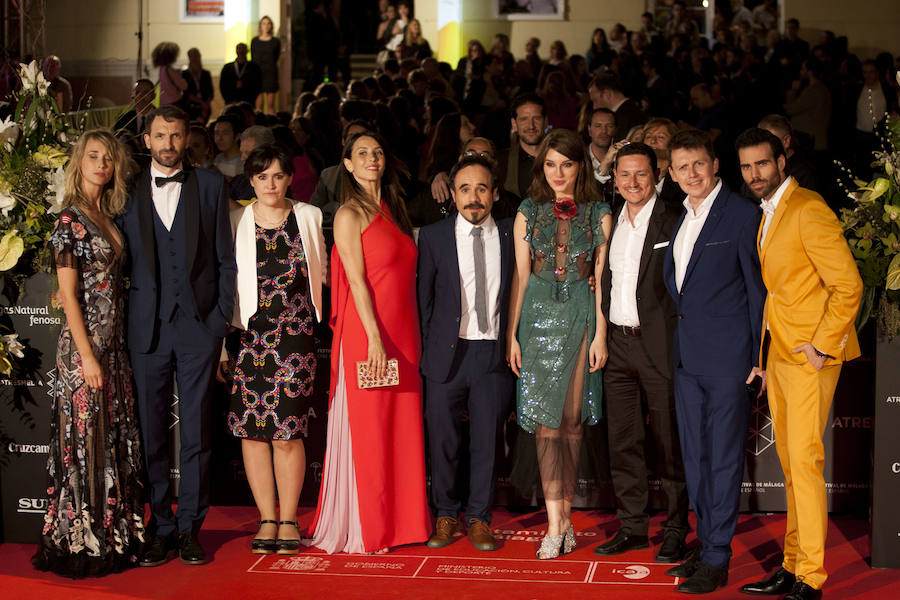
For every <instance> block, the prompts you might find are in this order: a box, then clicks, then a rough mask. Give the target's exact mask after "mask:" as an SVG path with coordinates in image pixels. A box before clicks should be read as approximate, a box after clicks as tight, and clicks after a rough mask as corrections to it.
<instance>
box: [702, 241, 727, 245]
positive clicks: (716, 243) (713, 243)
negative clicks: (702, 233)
mask: <svg viewBox="0 0 900 600" xmlns="http://www.w3.org/2000/svg"><path fill="white" fill-rule="evenodd" d="M730 243H731V240H722V241H721V242H707V243H706V245H707V246H721V245H722V244H730Z"/></svg>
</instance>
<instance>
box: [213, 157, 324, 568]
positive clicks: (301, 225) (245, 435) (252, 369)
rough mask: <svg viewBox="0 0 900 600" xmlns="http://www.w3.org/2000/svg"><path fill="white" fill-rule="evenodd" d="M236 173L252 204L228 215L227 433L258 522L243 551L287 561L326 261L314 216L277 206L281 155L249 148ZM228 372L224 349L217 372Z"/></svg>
mask: <svg viewBox="0 0 900 600" xmlns="http://www.w3.org/2000/svg"><path fill="white" fill-rule="evenodd" d="M244 173H245V174H246V175H247V177H248V178H249V179H250V183H251V185H252V186H253V189H254V191H255V192H256V200H255V201H254V202H253V203H252V204H249V205H247V206H246V207H243V208H241V209H238V210H236V211H234V212H233V213H232V215H231V221H232V229H233V231H234V251H235V259H236V261H237V267H238V274H237V298H236V301H235V311H234V319H233V322H232V324H233V325H234V326H235V327H237V328H239V329H241V330H242V331H241V334H240V346H239V349H238V350H237V351H236V354H234V355H233V356H232V358H233V361H234V362H233V367H232V368H231V369H230V370H232V378H233V381H234V385H233V387H232V392H231V406H230V410H229V412H228V428H229V430H230V431H231V433H232V434H233V435H234V436H235V437H239V438H241V448H242V452H243V457H244V468H245V470H246V472H247V480H248V481H249V482H250V489H251V490H252V492H253V498H254V500H255V501H256V506H257V508H258V509H259V514H260V525H259V531H258V532H257V534H256V537H254V539H253V541H252V542H251V550H252V551H253V552H254V553H255V554H272V553H274V552H277V553H279V554H296V553H297V550H298V548H299V544H300V532H299V530H298V528H297V502H298V500H299V497H300V490H301V488H302V487H303V475H304V472H305V470H306V453H305V449H304V446H303V437H305V436H306V433H307V413H308V411H309V408H310V402H311V399H312V397H313V387H314V385H315V384H316V382H315V374H316V340H315V336H314V324H315V321H316V320H319V321H321V318H322V282H323V280H324V278H325V277H324V274H325V269H326V261H327V257H326V254H325V241H324V238H323V236H322V212H321V211H320V210H319V209H318V208H316V207H315V206H312V205H309V204H304V203H302V202H297V203H293V202H292V201H291V200H290V199H288V198H287V197H286V195H285V194H286V192H287V190H288V188H289V187H290V183H291V176H292V175H293V162H292V161H291V157H290V155H289V154H287V153H286V152H285V151H284V150H283V149H281V147H279V146H276V145H265V146H261V147H259V148H256V149H255V150H254V151H253V152H251V153H250V155H249V156H248V158H247V160H246V161H245V163H244ZM229 364H230V363H229V361H228V356H227V353H226V352H225V350H224V349H223V367H224V369H223V370H225V371H228V370H229V368H228V365H229ZM273 473H274V477H273ZM276 486H277V490H278V492H277V497H278V500H279V507H278V509H277V512H276V502H275V498H276ZM276 517H277V518H276Z"/></svg>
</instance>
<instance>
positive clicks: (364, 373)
mask: <svg viewBox="0 0 900 600" xmlns="http://www.w3.org/2000/svg"><path fill="white" fill-rule="evenodd" d="M356 383H357V385H358V386H359V389H361V390H367V389H370V388H379V387H391V386H393V385H400V370H399V369H398V368H397V359H396V358H389V359H388V361H387V371H386V372H385V374H384V377H378V376H377V375H375V373H370V372H369V363H368V362H366V361H362V360H361V361H359V362H357V363H356Z"/></svg>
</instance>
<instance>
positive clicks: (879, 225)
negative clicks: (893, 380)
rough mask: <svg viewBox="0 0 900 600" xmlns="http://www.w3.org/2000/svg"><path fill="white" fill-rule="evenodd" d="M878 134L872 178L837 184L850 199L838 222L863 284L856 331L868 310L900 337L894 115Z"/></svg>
mask: <svg viewBox="0 0 900 600" xmlns="http://www.w3.org/2000/svg"><path fill="white" fill-rule="evenodd" d="M897 79H898V82H900V74H898V76H897ZM880 137H881V142H882V150H881V151H876V152H875V153H874V159H875V160H874V162H873V163H872V166H873V167H875V173H874V175H873V177H872V180H871V181H862V180H860V179H853V183H854V185H855V189H854V190H849V189H847V188H846V187H844V185H843V183H842V184H841V185H842V187H843V188H844V191H845V192H846V193H847V195H848V196H849V197H850V199H851V200H853V207H852V208H845V209H843V210H842V211H841V225H842V227H843V228H844V235H845V236H846V237H847V241H848V243H849V244H850V250H851V251H852V252H853V257H854V258H855V259H856V264H857V266H858V267H859V273H860V276H861V277H862V280H863V285H864V286H865V293H864V295H863V303H862V307H861V308H860V312H859V316H858V317H857V320H856V325H857V329H859V328H861V327H862V326H863V325H864V324H865V323H866V322H867V321H868V320H869V317H870V316H872V314H873V313H874V314H875V316H876V318H877V322H878V326H879V329H880V330H881V331H882V332H883V333H884V334H886V335H887V336H888V338H894V337H896V336H897V335H900V119H895V120H893V121H889V122H888V123H887V127H886V132H883V133H882V134H881V136H880ZM838 167H839V168H840V169H841V170H842V171H843V172H844V174H846V175H848V176H852V175H851V174H850V171H849V170H848V169H847V168H846V167H844V166H843V165H841V164H840V163H838Z"/></svg>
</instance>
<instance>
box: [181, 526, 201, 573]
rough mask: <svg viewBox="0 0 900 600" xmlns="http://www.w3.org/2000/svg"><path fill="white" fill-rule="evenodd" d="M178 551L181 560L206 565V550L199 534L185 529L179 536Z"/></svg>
mask: <svg viewBox="0 0 900 600" xmlns="http://www.w3.org/2000/svg"><path fill="white" fill-rule="evenodd" d="M178 553H179V555H180V556H181V562H182V563H183V564H186V565H205V564H206V552H204V551H203V546H201V545H200V541H199V540H198V539H197V536H196V535H194V534H193V533H191V532H190V531H185V532H184V533H182V534H180V535H179V536H178Z"/></svg>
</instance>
